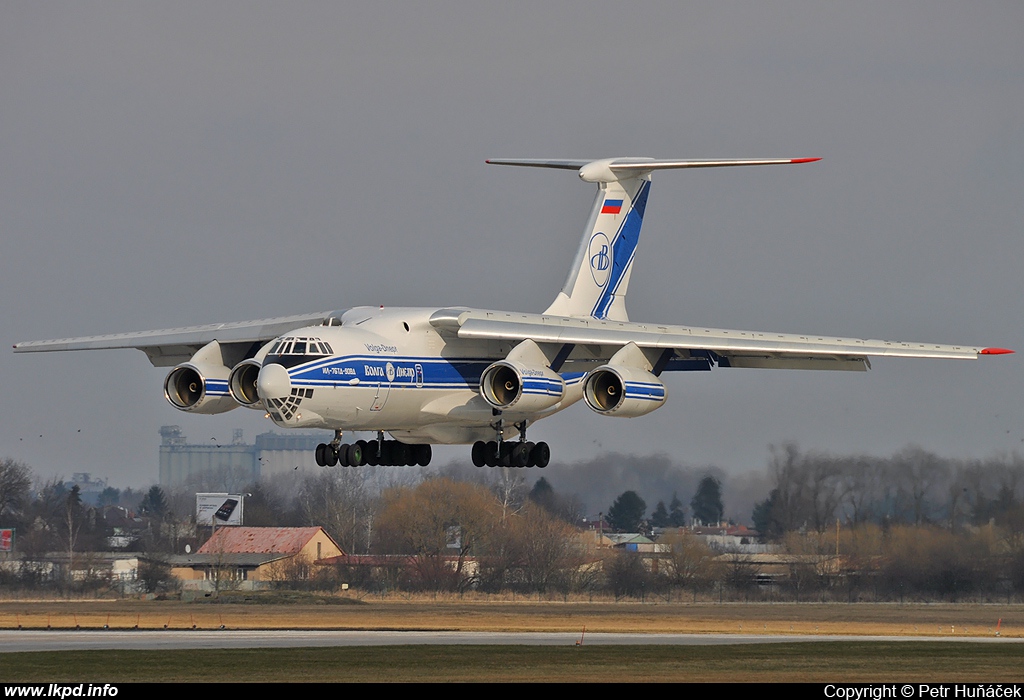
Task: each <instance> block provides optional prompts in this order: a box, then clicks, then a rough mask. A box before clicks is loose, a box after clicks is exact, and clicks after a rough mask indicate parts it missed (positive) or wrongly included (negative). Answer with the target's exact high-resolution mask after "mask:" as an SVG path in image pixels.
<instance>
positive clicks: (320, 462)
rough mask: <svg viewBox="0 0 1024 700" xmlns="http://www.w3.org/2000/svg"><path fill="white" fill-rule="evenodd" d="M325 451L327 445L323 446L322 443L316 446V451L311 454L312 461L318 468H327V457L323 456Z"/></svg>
mask: <svg viewBox="0 0 1024 700" xmlns="http://www.w3.org/2000/svg"><path fill="white" fill-rule="evenodd" d="M326 450H327V445H325V444H324V443H322V442H321V443H320V444H319V445H317V446H316V451H315V452H314V453H313V454H314V459H316V466H318V467H326V466H327V456H326V455H325V454H324V453H325V452H326Z"/></svg>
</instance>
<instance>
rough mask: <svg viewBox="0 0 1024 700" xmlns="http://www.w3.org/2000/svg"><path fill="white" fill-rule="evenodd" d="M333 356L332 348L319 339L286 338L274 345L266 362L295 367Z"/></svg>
mask: <svg viewBox="0 0 1024 700" xmlns="http://www.w3.org/2000/svg"><path fill="white" fill-rule="evenodd" d="M333 354H334V353H333V352H332V351H331V347H330V346H329V345H328V344H327V343H324V342H323V341H321V340H319V339H317V338H285V339H283V340H280V341H278V342H277V343H275V344H274V346H273V347H272V348H271V349H270V352H268V353H267V359H266V361H267V362H276V363H278V364H281V365H284V366H285V367H295V366H296V365H300V364H302V363H303V362H309V361H311V360H317V359H320V358H321V357H323V356H325V355H333Z"/></svg>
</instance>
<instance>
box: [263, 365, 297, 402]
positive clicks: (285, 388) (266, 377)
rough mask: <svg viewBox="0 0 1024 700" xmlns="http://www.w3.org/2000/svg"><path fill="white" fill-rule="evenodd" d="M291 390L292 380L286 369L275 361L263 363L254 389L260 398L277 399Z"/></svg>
mask: <svg viewBox="0 0 1024 700" xmlns="http://www.w3.org/2000/svg"><path fill="white" fill-rule="evenodd" d="M291 390H292V380H291V378H290V377H289V376H288V370H286V369H285V368H284V367H282V366H281V365H279V364H277V363H273V364H269V365H263V367H261V368H260V375H259V377H257V379H256V391H257V392H258V393H259V395H260V398H261V399H279V398H282V397H284V396H288V394H289V393H290V392H291Z"/></svg>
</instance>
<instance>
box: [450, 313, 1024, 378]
mask: <svg viewBox="0 0 1024 700" xmlns="http://www.w3.org/2000/svg"><path fill="white" fill-rule="evenodd" d="M435 316H436V321H434V323H435V325H436V326H438V327H439V328H447V329H448V330H449V331H451V332H456V333H457V334H458V336H459V337H460V338H476V339H490V340H512V341H515V340H526V339H532V340H534V341H535V342H537V343H557V344H560V345H563V346H565V345H589V346H595V345H600V346H610V347H613V348H618V347H622V346H624V345H626V344H627V343H630V342H632V343H635V344H636V345H637V346H639V347H641V348H663V349H666V350H675V351H676V356H679V357H704V358H707V359H708V360H709V361H711V362H714V363H715V364H717V365H718V366H720V367H765V368H777V369H832V370H842V369H846V370H865V369H867V368H868V358H869V357H919V358H942V359H961V360H974V359H977V358H978V356H979V355H1001V354H1006V353H1010V352H1013V351H1012V350H1005V349H1003V348H985V347H970V346H962V345H936V344H934V343H908V342H898V341H889V340H861V339H858V338H836V337H833V336H824V335H797V334H790V333H769V332H760V331H739V330H725V329H720V328H696V327H690V326H672V325H660V324H650V323H632V322H628V321H608V320H600V319H596V318H569V317H559V316H549V315H545V314H521V313H505V312H494V311H477V310H464V309H452V310H450V313H447V314H445V313H438V314H435Z"/></svg>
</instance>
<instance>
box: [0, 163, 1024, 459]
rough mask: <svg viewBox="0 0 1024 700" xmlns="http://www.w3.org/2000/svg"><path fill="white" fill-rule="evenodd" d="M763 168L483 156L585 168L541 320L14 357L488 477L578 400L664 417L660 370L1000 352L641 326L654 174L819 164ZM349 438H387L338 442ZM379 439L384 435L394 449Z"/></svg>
mask: <svg viewBox="0 0 1024 700" xmlns="http://www.w3.org/2000/svg"><path fill="white" fill-rule="evenodd" d="M817 160H820V159H818V158H786V159H753V160H655V159H652V158H610V159H603V160H592V161H591V160H535V159H500V160H489V161H487V162H488V163H492V164H497V165H510V166H526V167H538V168H556V169H563V170H575V171H577V172H578V174H579V177H580V178H581V179H582V180H584V181H585V182H590V183H596V185H597V197H596V199H595V201H594V205H593V208H592V209H591V212H590V217H589V219H588V220H587V224H586V227H585V229H584V233H583V238H582V240H581V242H580V245H579V249H578V250H577V252H576V258H575V260H574V261H573V263H572V266H571V267H570V269H569V276H568V279H567V280H566V282H565V285H564V286H563V287H562V291H561V292H559V294H558V296H557V297H556V298H555V300H554V301H553V302H552V303H551V305H550V306H549V307H548V308H547V310H545V311H544V312H543V313H539V314H538V313H513V312H505V311H489V310H485V309H474V308H469V307H461V306H459V307H447V308H411V307H410V308H384V307H379V308H378V307H369V306H361V307H355V308H351V309H347V310H343V311H331V312H325V313H312V314H304V315H298V316H288V317H283V318H269V319H262V320H256V321H243V322H236V323H223V324H212V325H205V326H192V327H187V328H172V329H166V330H156V331H144V332H139V333H122V334H116V335H106V336H93V337H84V338H69V339H63V340H43V341H33V342H24V343H18V344H16V345H15V346H14V351H15V352H47V351H61V350H92V349H109V348H136V349H139V350H142V351H143V352H144V353H146V355H147V357H149V360H150V362H152V364H153V365H154V366H156V367H172V368H173V369H171V371H170V373H169V374H168V375H167V378H166V379H165V380H164V396H165V397H166V399H167V401H168V402H170V404H171V405H172V406H174V407H175V408H177V409H178V410H181V411H188V412H191V413H203V414H213V413H222V412H224V411H230V410H232V409H234V408H237V407H239V406H244V407H246V408H250V409H255V410H259V411H264V412H265V414H266V415H267V417H269V418H270V419H271V420H272V421H273V422H274V423H275V424H276V425H278V426H280V427H282V428H321V429H329V430H333V431H334V439H333V440H331V441H330V442H328V443H321V444H320V445H318V446H317V449H316V461H317V463H318V464H319V465H321V466H335V465H341V466H353V467H355V466H361V465H364V464H371V465H409V466H412V465H416V464H418V465H421V466H426V465H427V464H428V463H429V462H430V457H431V444H472V445H473V447H472V459H473V463H474V464H475V465H476V466H478V467H482V466H485V465H486V466H492V467H493V466H506V467H509V466H515V467H533V466H536V467H544V466H546V465H547V464H548V461H549V459H550V450H549V448H548V445H547V444H546V443H544V442H537V443H534V442H530V441H529V440H528V439H527V428H528V427H529V426H531V425H532V424H533V423H534V422H536V421H537V420H540V419H541V418H545V417H547V416H550V415H552V414H554V413H557V412H559V411H561V410H563V409H565V408H568V407H569V406H571V405H572V404H574V403H576V402H577V401H579V400H580V399H582V400H583V401H584V402H585V404H586V405H587V407H588V408H590V410H592V411H594V412H596V413H598V414H600V415H602V416H610V417H616V418H633V417H636V416H642V415H645V414H647V413H650V412H651V411H654V410H655V409H658V408H660V407H661V406H662V405H664V403H665V399H666V396H667V390H666V386H665V383H664V382H663V378H664V375H665V373H667V372H669V373H670V372H688V371H708V370H711V369H712V368H736V367H757V368H774V369H825V370H854V371H863V370H866V369H868V367H869V358H871V357H922V358H928V357H930V358H948V359H976V358H977V357H978V356H979V355H998V354H1005V353H1010V352H1012V351H1011V350H1005V349H1002V348H986V347H966V346H959V345H935V344H932V343H907V342H895V341H884V340H858V339H852V338H835V337H832V336H825V335H813V334H811V335H794V334H787V333H769V332H758V331H738V330H722V329H716V328H695V327H691V326H678V325H668V324H658V323H636V322H631V321H630V320H629V319H628V317H627V315H626V291H627V289H628V287H629V279H630V275H631V274H632V272H633V261H634V256H635V255H636V249H637V244H638V243H639V240H640V229H641V226H642V224H643V220H644V213H645V211H646V210H647V198H648V195H649V194H650V188H651V174H652V173H653V172H654V171H657V170H668V169H676V168H715V167H731V166H745V165H782V164H790V163H810V162H813V161H817ZM346 431H373V432H376V434H377V439H376V440H370V441H365V440H358V441H355V442H352V443H345V442H342V437H343V435H344V433H345V432H346ZM385 435H388V436H390V438H386V437H385Z"/></svg>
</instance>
